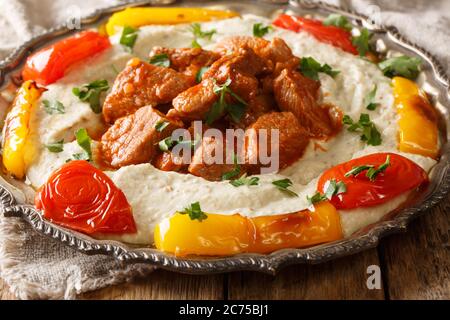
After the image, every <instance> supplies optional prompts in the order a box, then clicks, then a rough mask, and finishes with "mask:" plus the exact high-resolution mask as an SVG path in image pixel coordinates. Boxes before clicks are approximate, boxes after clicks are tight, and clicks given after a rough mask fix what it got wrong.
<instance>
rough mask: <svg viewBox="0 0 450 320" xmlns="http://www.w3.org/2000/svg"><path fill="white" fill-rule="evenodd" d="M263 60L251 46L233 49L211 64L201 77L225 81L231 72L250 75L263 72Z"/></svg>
mask: <svg viewBox="0 0 450 320" xmlns="http://www.w3.org/2000/svg"><path fill="white" fill-rule="evenodd" d="M265 71H266V69H265V62H264V60H263V59H261V58H260V57H259V56H258V55H256V54H255V52H254V51H253V50H252V49H251V48H246V49H242V48H241V49H239V50H234V51H233V52H231V53H230V54H228V55H225V56H223V57H222V58H220V59H219V60H217V61H216V62H214V63H213V64H212V65H211V68H210V69H209V70H208V71H207V72H205V73H204V75H203V79H207V78H214V79H216V80H217V81H218V82H220V83H222V82H225V81H226V80H227V79H228V78H230V75H231V74H235V73H243V74H247V75H251V76H256V75H260V74H261V73H264V72H265Z"/></svg>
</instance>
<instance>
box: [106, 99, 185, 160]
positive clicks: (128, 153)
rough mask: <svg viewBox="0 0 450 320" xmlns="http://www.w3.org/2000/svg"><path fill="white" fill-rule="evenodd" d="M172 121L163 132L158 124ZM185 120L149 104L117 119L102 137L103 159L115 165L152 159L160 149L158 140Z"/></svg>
mask: <svg viewBox="0 0 450 320" xmlns="http://www.w3.org/2000/svg"><path fill="white" fill-rule="evenodd" d="M162 122H169V125H168V126H167V127H165V128H164V129H163V130H161V132H159V131H158V130H157V128H156V127H157V124H159V123H162ZM182 126H183V123H181V122H179V121H174V120H169V119H167V118H166V117H165V116H164V115H163V114H162V113H160V112H159V111H157V110H155V109H153V108H152V107H150V106H147V107H142V108H140V109H139V110H138V111H136V113H134V114H131V115H129V116H126V117H123V118H120V119H118V120H117V121H116V122H115V123H114V125H113V126H112V127H110V128H109V129H108V131H107V132H106V133H105V134H104V135H103V137H102V151H103V155H104V159H105V160H106V161H107V162H109V163H110V164H111V166H112V167H116V168H117V167H123V166H126V165H130V164H138V163H143V162H149V161H150V160H151V159H152V158H153V156H154V155H155V154H156V153H157V152H158V145H157V144H158V142H159V141H161V140H162V139H164V138H166V137H168V136H170V135H171V134H172V131H173V130H175V129H178V128H181V127H182Z"/></svg>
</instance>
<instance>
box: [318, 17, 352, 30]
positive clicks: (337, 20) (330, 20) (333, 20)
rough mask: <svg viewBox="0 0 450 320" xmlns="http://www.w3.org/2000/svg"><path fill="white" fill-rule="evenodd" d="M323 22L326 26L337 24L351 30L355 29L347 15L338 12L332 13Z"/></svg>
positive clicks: (336, 25)
mask: <svg viewBox="0 0 450 320" xmlns="http://www.w3.org/2000/svg"><path fill="white" fill-rule="evenodd" d="M322 23H323V25H325V26H335V27H338V28H342V29H345V30H347V31H351V30H352V29H353V25H352V24H351V23H350V22H349V21H348V19H347V18H346V17H344V16H341V15H340V14H336V13H332V14H330V15H329V16H328V17H327V18H326V19H325V20H324V21H323V22H322Z"/></svg>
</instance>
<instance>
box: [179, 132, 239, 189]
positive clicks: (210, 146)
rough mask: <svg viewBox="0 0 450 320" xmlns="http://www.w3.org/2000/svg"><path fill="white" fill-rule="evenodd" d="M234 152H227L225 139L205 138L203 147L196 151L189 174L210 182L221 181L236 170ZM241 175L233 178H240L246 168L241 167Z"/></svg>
mask: <svg viewBox="0 0 450 320" xmlns="http://www.w3.org/2000/svg"><path fill="white" fill-rule="evenodd" d="M233 155H234V150H226V142H225V143H224V141H223V139H215V138H213V137H203V140H202V144H201V146H200V147H199V148H198V149H197V150H196V151H195V153H194V156H193V157H192V162H191V164H190V165H189V169H188V170H189V172H190V173H191V174H193V175H195V176H198V177H202V178H204V179H206V180H209V181H220V180H222V176H223V175H224V174H225V173H228V172H232V171H233V170H235V168H236V165H235V164H234V162H233ZM239 168H240V171H239V174H238V175H236V176H233V177H232V178H233V179H235V178H238V177H239V176H240V175H242V174H244V173H245V167H244V166H243V165H239Z"/></svg>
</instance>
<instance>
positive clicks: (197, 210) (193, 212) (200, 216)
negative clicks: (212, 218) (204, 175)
mask: <svg viewBox="0 0 450 320" xmlns="http://www.w3.org/2000/svg"><path fill="white" fill-rule="evenodd" d="M179 213H180V214H187V215H189V218H191V220H198V221H200V222H202V221H203V220H205V219H207V218H208V216H207V215H206V214H205V213H204V212H203V211H202V208H201V207H200V203H199V202H198V201H197V202H194V203H191V204H190V205H189V207H187V208H185V209H184V211H180V212H179Z"/></svg>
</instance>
